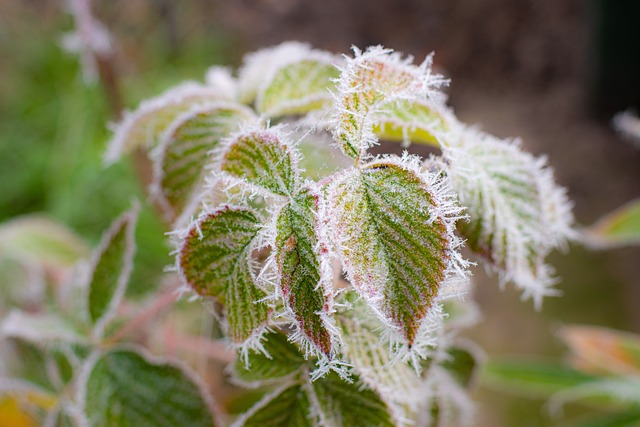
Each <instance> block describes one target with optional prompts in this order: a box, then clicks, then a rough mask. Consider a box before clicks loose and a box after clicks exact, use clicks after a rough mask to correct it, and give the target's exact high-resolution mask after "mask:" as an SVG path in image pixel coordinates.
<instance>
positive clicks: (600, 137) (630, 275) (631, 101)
mask: <svg viewBox="0 0 640 427" xmlns="http://www.w3.org/2000/svg"><path fill="white" fill-rule="evenodd" d="M93 6H94V9H95V14H96V17H97V18H98V19H99V20H100V21H102V22H103V23H104V24H105V26H106V27H107V28H108V29H109V31H110V33H111V35H112V37H113V41H114V47H115V49H116V57H115V65H116V72H117V75H118V76H119V79H118V81H119V85H120V88H121V92H122V94H123V97H124V103H125V104H126V106H127V107H128V108H133V107H135V106H136V105H137V104H138V102H140V101H141V100H143V99H145V98H148V97H151V96H154V95H156V94H158V93H159V92H160V91H162V90H164V89H166V88H168V87H170V86H172V85H175V84H177V83H178V82H180V81H183V80H185V79H195V80H201V79H202V77H203V74H204V71H205V70H206V68H207V67H209V66H211V65H215V64H229V65H232V66H237V65H238V63H239V60H240V58H241V57H242V55H243V54H244V53H246V52H247V51H250V50H254V49H257V48H260V47H264V46H266V45H270V44H275V43H278V42H280V41H284V40H289V39H297V40H302V41H309V42H311V43H312V44H314V45H315V46H317V47H320V48H325V49H329V50H333V51H337V52H347V51H348V49H349V47H350V46H351V45H357V46H360V47H365V46H367V45H371V44H378V43H381V44H383V45H385V46H387V47H391V48H394V49H396V50H399V51H403V52H406V53H410V54H413V55H415V56H416V57H417V58H418V59H422V57H424V56H425V55H426V54H428V53H429V52H431V51H435V52H436V56H435V63H436V66H437V68H438V69H439V71H440V72H442V73H444V74H446V75H447V76H449V77H450V78H451V79H452V85H451V88H450V89H449V90H448V93H449V94H450V102H451V105H452V106H453V107H454V109H455V110H456V113H457V114H458V116H459V117H460V118H461V119H462V120H464V121H466V122H469V123H481V124H482V125H481V126H482V127H483V129H485V130H487V131H489V132H491V133H494V134H496V135H498V136H501V137H508V136H521V137H522V138H523V140H524V146H525V147H526V148H527V149H528V150H530V151H532V152H534V153H538V154H542V153H548V155H549V158H550V163H551V164H552V165H553V166H554V168H555V170H556V175H557V178H558V180H559V181H560V183H561V184H562V185H565V186H567V187H568V189H569V194H570V196H571V198H572V199H573V200H574V201H575V213H576V217H577V221H578V223H579V224H582V225H588V224H591V223H592V222H594V221H595V220H596V219H597V218H598V217H599V216H601V215H602V214H604V213H606V212H608V211H610V210H612V209H614V208H615V207H617V206H619V205H621V204H623V203H624V202H625V201H627V200H631V199H633V198H636V197H638V196H640V151H639V150H637V149H636V148H634V147H633V146H632V145H631V144H629V143H627V142H625V141H624V140H622V139H621V138H620V137H619V136H618V135H617V134H616V133H615V132H614V131H613V130H612V129H611V128H610V122H609V120H610V118H611V115H612V114H613V113H614V112H616V111H620V110H624V109H627V108H629V107H635V108H638V107H640V89H639V88H640V65H639V64H638V62H639V61H640V59H639V58H640V34H639V32H640V29H639V28H640V26H638V25H636V23H637V22H638V18H640V3H639V2H637V1H631V0H628V1H616V2H611V1H606V0H602V1H591V2H588V1H582V0H555V1H554V0H539V1H536V0H529V1H525V0H516V1H514V0H476V1H473V2H469V1H463V0H449V1H447V0H381V1H376V2H370V1H365V0H352V1H345V0H323V1H317V0H316V1H313V0H226V1H225V0H209V1H205V0H184V1H181V2H172V1H170V0H138V1H135V2H131V1H124V0H111V1H106V0H96V1H94V2H93ZM72 27H73V24H72V19H71V17H70V16H69V14H68V13H67V12H66V8H65V4H64V2H63V1H62V0H30V1H26V0H2V2H0V220H2V221H4V220H7V219H9V218H12V217H15V216H17V215H21V214H25V213H32V212H45V213H47V214H49V215H50V216H52V217H53V218H55V219H56V220H58V221H60V222H62V223H64V224H66V225H68V226H69V227H71V228H72V229H74V230H76V231H77V232H78V233H79V234H80V235H82V236H84V237H85V238H86V239H87V240H88V241H89V242H91V243H92V244H96V243H97V241H98V239H99V237H100V234H101V231H102V230H103V229H105V228H106V227H107V226H108V224H109V223H110V221H111V219H112V218H114V217H115V216H116V215H117V214H118V213H120V212H121V211H123V210H124V209H125V208H126V207H127V206H129V204H130V202H131V199H132V198H134V197H137V198H139V199H141V200H144V195H143V191H142V188H141V185H140V183H139V182H138V179H137V176H136V173H135V170H134V168H133V165H132V164H131V162H130V161H127V160H125V161H122V162H120V163H118V164H116V165H113V166H111V167H109V168H105V167H104V166H103V163H102V154H103V152H104V149H105V146H106V142H107V140H108V139H109V136H110V133H109V130H108V124H109V122H110V121H112V120H113V119H114V118H113V117H112V116H111V115H110V112H109V111H110V110H109V105H108V103H107V100H106V97H105V94H104V91H103V89H102V87H100V85H99V84H98V83H93V84H85V82H84V81H83V78H82V73H81V70H80V66H79V61H78V58H77V57H75V56H74V55H72V54H70V53H68V52H66V51H64V50H63V49H62V48H61V47H60V40H61V37H62V35H63V34H64V33H65V32H68V31H70V30H72ZM164 231H165V230H164V228H163V226H162V224H161V222H160V221H159V220H158V219H157V218H156V216H155V214H154V212H153V210H151V209H149V208H145V210H144V213H143V217H142V220H141V224H140V226H139V227H138V241H139V245H140V250H139V251H138V255H137V257H138V266H137V267H136V272H135V275H136V276H135V278H134V280H133V283H134V289H133V292H139V293H142V291H144V290H145V289H147V288H148V287H150V286H152V285H153V284H154V283H155V282H156V281H157V279H158V277H160V275H161V273H162V268H163V267H164V266H165V265H167V264H169V263H170V257H169V256H168V251H169V249H168V248H167V246H166V244H165V238H164V236H163V233H164ZM552 258H553V259H552V260H551V262H552V263H553V264H554V265H555V266H556V268H557V270H558V275H559V276H560V277H561V278H562V282H561V283H560V285H559V288H560V289H561V290H562V292H563V297H561V298H551V299H549V300H547V301H546V302H545V307H544V310H543V311H542V312H541V313H537V312H535V311H534V310H533V308H532V306H531V304H530V303H529V302H524V303H523V302H520V301H519V295H518V294H517V293H516V292H515V291H513V290H512V289H509V288H508V289H506V290H505V291H501V290H499V289H498V287H497V285H496V283H495V280H493V279H487V278H486V277H485V275H484V273H483V271H482V270H481V269H480V268H478V269H477V270H476V282H477V283H476V291H475V298H476V300H477V301H478V302H479V304H480V306H481V309H482V311H483V315H484V319H483V321H482V322H481V323H480V324H479V325H478V326H477V327H476V328H474V330H473V331H471V333H470V336H471V338H472V339H474V340H476V341H478V343H479V344H480V345H481V347H483V348H484V349H485V351H486V352H487V354H488V356H489V357H491V358H493V357H502V356H505V355H523V356H525V357H541V358H546V359H549V360H557V359H559V358H560V357H561V355H562V354H563V352H564V349H563V348H562V347H561V346H560V345H559V344H558V342H557V340H556V339H555V337H554V331H555V330H556V329H557V327H558V326H559V325H561V324H568V323H586V324H598V325H605V326H611V327H615V328H620V329H624V330H629V331H632V332H635V333H640V279H639V277H640V250H639V249H638V248H625V249H617V250H613V251H608V252H593V251H589V250H586V249H583V248H582V247H580V246H579V245H573V246H572V247H571V248H570V250H569V251H568V253H567V254H555V255H554V256H553V257H552ZM475 397H476V398H477V400H478V401H479V409H478V414H477V423H476V425H477V426H487V427H489V426H523V427H527V426H547V425H553V423H554V421H553V419H551V418H550V417H549V416H548V415H547V413H546V411H545V409H544V407H543V406H544V402H543V401H542V400H531V399H520V398H516V397H512V396H508V395H506V394H503V393H500V392H498V391H494V390H490V389H487V388H486V387H482V386H480V387H478V389H477V390H476V392H475ZM569 411H580V409H579V408H578V409H576V408H571V407H570V408H569Z"/></svg>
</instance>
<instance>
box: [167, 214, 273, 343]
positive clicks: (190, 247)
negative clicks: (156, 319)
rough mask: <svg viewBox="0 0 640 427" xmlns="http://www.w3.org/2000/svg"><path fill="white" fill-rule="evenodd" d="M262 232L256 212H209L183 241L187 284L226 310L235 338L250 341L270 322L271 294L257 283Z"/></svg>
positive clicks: (183, 270) (182, 261)
mask: <svg viewBox="0 0 640 427" xmlns="http://www.w3.org/2000/svg"><path fill="white" fill-rule="evenodd" d="M259 229H260V221H259V220H258V218H257V217H256V215H255V213H253V211H251V210H249V209H246V208H241V207H230V206H225V207H222V208H219V209H217V210H215V211H213V212H209V213H204V214H203V215H202V216H201V217H200V218H199V219H198V221H197V223H196V224H195V225H193V226H192V227H191V228H190V230H189V231H188V234H187V236H186V238H185V240H184V242H183V246H182V249H181V250H180V254H179V259H178V264H179V266H180V271H181V273H182V276H183V278H184V280H185V282H186V283H187V284H188V285H189V286H190V287H191V288H192V289H193V290H194V291H195V292H197V293H198V294H200V295H202V296H210V297H213V298H214V299H216V300H217V301H219V302H220V303H222V304H223V305H224V307H225V312H226V316H227V320H228V322H229V334H230V336H231V338H232V339H233V340H234V341H235V342H238V343H241V342H244V341H245V340H247V339H248V338H249V337H250V336H251V335H252V334H253V333H254V331H256V330H258V329H259V328H260V327H261V326H262V325H264V323H265V322H266V321H267V317H268V315H269V310H268V307H267V305H266V304H265V303H263V302H258V301H259V300H261V299H262V298H264V297H265V294H264V292H263V291H262V290H260V289H259V288H258V287H257V286H256V284H255V278H254V272H253V263H252V261H251V251H252V250H253V247H254V239H255V238H256V234H257V233H258V230H259Z"/></svg>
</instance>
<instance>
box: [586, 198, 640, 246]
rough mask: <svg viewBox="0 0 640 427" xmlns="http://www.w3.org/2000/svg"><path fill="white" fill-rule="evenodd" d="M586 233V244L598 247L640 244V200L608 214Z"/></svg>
mask: <svg viewBox="0 0 640 427" xmlns="http://www.w3.org/2000/svg"><path fill="white" fill-rule="evenodd" d="M584 233H585V236H584V237H585V239H586V242H587V243H589V244H591V245H593V246H596V247H616V246H625V245H638V244H640V199H636V200H633V201H631V202H629V203H627V204H625V205H624V206H621V207H619V208H618V209H616V210H614V211H613V212H610V213H608V214H607V215H605V216H604V217H602V218H600V219H599V220H598V222H596V223H595V224H593V225H592V226H591V227H589V228H588V229H586V230H585V231H584Z"/></svg>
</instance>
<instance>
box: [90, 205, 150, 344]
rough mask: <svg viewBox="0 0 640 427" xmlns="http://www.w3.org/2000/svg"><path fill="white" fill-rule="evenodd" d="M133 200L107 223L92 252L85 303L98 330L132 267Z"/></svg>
mask: <svg viewBox="0 0 640 427" xmlns="http://www.w3.org/2000/svg"><path fill="white" fill-rule="evenodd" d="M139 208H140V207H139V206H138V205H137V204H136V205H135V206H134V207H133V208H132V209H131V210H130V211H128V212H126V213H125V214H124V215H122V216H121V217H120V218H118V219H117V220H116V221H114V223H113V224H112V225H111V227H110V228H109V230H108V231H107V232H106V233H105V234H104V235H103V237H102V240H101V242H100V245H99V246H98V249H97V250H96V251H95V252H94V256H93V263H92V269H91V276H90V277H91V278H90V281H89V286H88V299H87V307H88V311H89V318H90V320H91V322H93V323H94V324H95V325H96V330H98V331H100V332H99V333H98V335H100V334H101V329H102V327H104V325H105V324H106V323H107V322H108V321H109V320H111V318H112V317H113V316H114V315H115V310H116V309H117V307H118V305H119V304H120V301H121V300H122V297H123V296H124V293H125V291H126V288H127V285H128V283H129V276H131V271H132V269H133V256H134V252H135V239H134V231H135V224H136V219H137V217H138V211H139Z"/></svg>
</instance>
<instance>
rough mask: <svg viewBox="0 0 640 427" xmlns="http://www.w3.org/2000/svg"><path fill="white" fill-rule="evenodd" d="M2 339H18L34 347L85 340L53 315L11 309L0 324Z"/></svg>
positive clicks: (72, 326)
mask: <svg viewBox="0 0 640 427" xmlns="http://www.w3.org/2000/svg"><path fill="white" fill-rule="evenodd" d="M0 333H1V335H2V336H4V337H8V338H9V337H10V338H20V339H23V340H25V341H28V342H30V343H33V344H35V345H45V344H52V343H82V342H85V341H86V338H85V337H84V336H83V335H82V334H81V333H80V332H79V331H78V330H77V329H76V327H75V326H74V325H73V324H72V323H71V322H69V321H67V320H66V319H64V318H62V317H60V316H58V315H56V314H53V313H27V312H25V311H21V310H17V309H13V310H12V311H11V312H10V313H9V314H8V315H7V316H6V317H5V318H4V319H3V320H2V323H1V324H0Z"/></svg>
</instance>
